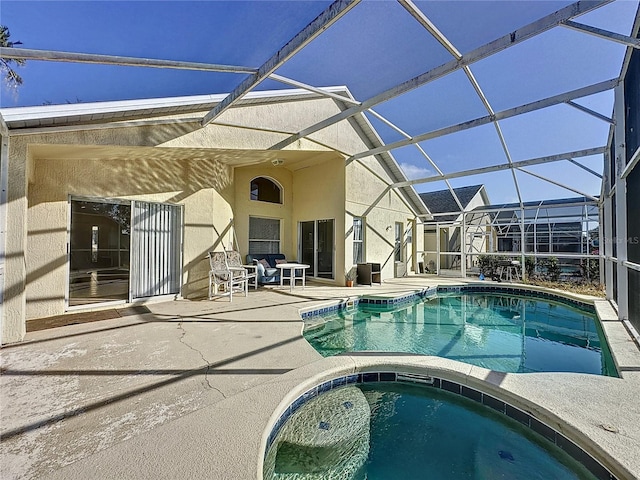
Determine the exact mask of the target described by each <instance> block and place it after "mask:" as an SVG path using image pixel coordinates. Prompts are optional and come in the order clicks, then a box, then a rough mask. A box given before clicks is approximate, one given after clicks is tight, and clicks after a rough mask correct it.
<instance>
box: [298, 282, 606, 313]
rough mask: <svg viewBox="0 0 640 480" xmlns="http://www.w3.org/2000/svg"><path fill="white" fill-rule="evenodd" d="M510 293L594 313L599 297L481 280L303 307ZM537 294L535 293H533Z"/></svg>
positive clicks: (323, 310) (327, 307) (308, 309)
mask: <svg viewBox="0 0 640 480" xmlns="http://www.w3.org/2000/svg"><path fill="white" fill-rule="evenodd" d="M466 292H469V293H507V294H516V295H522V296H525V297H526V296H532V297H534V296H535V297H536V298H541V299H543V300H551V301H556V302H560V303H565V304H568V305H570V306H573V307H575V308H579V309H586V310H589V311H590V312H594V311H595V305H594V302H595V301H596V300H597V298H596V297H592V298H586V297H581V296H578V295H572V294H570V293H567V294H566V295H565V294H560V293H558V292H557V291H555V290H551V289H548V288H545V287H538V286H535V285H534V286H528V285H527V286H520V285H517V284H503V285H499V284H485V283H479V282H470V283H467V284H460V285H435V286H431V287H427V288H422V289H413V290H411V291H408V292H395V293H387V294H378V295H375V294H365V295H355V296H350V297H346V298H342V299H336V300H331V301H329V302H326V303H323V304H321V305H314V306H312V307H306V308H302V309H300V316H301V318H302V320H305V319H309V318H311V317H313V316H316V315H321V314H324V313H331V312H333V311H340V310H342V309H349V308H353V307H356V306H357V305H358V304H360V303H363V304H370V305H379V306H385V307H393V306H397V305H399V304H402V303H404V302H408V301H413V300H415V299H418V298H424V297H428V296H430V295H436V294H438V293H466ZM533 293H535V295H533Z"/></svg>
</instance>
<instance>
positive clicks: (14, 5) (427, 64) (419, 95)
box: [0, 0, 638, 203]
mask: <svg viewBox="0 0 640 480" xmlns="http://www.w3.org/2000/svg"><path fill="white" fill-rule="evenodd" d="M415 3H416V5H418V7H419V8H421V9H422V10H423V12H424V13H425V14H426V15H427V16H428V17H429V18H430V19H431V20H432V21H433V22H434V23H435V25H436V26H437V27H438V28H439V29H440V31H441V32H443V33H444V34H445V35H446V36H447V38H449V40H450V41H451V42H452V43H453V44H454V45H455V46H456V48H458V50H460V51H461V52H463V53H464V52H467V51H470V50H472V49H474V48H477V47H478V46H480V45H483V44H485V43H487V42H489V41H491V40H493V39H495V38H498V37H499V36H501V35H504V34H507V33H509V32H510V31H512V30H514V29H516V28H519V27H521V26H524V25H526V24H527V23H530V22H531V21H533V20H535V19H537V18H539V17H542V16H544V15H547V14H549V13H552V12H553V11H555V10H558V9H559V8H562V7H563V6H565V5H567V4H568V3H570V2H566V1H547V0H537V1H519V2H510V1H497V2H484V1H453V0H451V1H435V2H433V1H432V2H425V1H416V2H415ZM329 4H330V2H328V1H323V2H302V1H284V2H269V1H253V2H241V1H231V2H221V1H195V2H186V1H183V2H169V1H74V2H58V1H47V2H36V1H29V0H26V1H25V0H20V1H12V0H2V3H1V4H0V21H1V23H2V24H3V25H7V26H8V27H9V28H10V30H11V39H12V40H14V41H16V40H20V41H22V42H23V47H24V48H33V49H43V50H60V51H70V52H83V53H96V54H110V55H123V56H132V57H147V58H159V59H173V60H187V61H197V62H205V63H221V64H232V65H242V66H248V67H258V66H260V65H261V64H262V63H263V62H264V61H265V60H266V59H268V58H269V57H270V56H271V55H272V54H273V53H274V52H275V51H277V50H278V49H279V48H280V47H281V46H282V45H284V44H285V43H286V42H287V41H288V40H289V39H291V38H292V37H293V36H294V35H295V34H296V33H297V32H298V31H299V30H300V29H302V28H303V27H304V26H305V25H307V24H308V23H309V22H310V21H311V20H313V18H315V17H316V16H317V15H318V14H319V13H320V12H322V11H323V10H324V9H325V8H326V7H327V6H328V5H329ZM637 6H638V2H637V1H636V0H633V1H631V0H617V1H615V2H614V3H612V4H609V5H606V6H604V7H601V8H599V9H597V10H595V11H593V12H591V13H589V14H587V15H584V16H582V17H579V18H577V19H576V20H577V21H579V22H582V23H585V24H589V25H593V26H597V27H600V28H605V29H608V30H612V31H615V32H618V33H623V34H627V35H628V34H629V32H630V30H631V25H632V23H633V19H634V16H635V14H636V9H637ZM624 51H625V48H624V47H623V46H621V45H618V44H615V43H613V42H609V41H606V40H602V39H598V38H595V37H592V36H589V35H585V34H581V33H578V32H574V31H572V30H569V29H565V28H555V29H552V30H550V31H548V32H546V33H544V34H542V35H539V36H538V37H535V38H533V39H531V40H528V41H525V42H523V43H522V44H520V45H517V46H515V47H512V48H510V49H507V50H505V51H503V52H501V53H499V54H496V55H494V56H492V57H489V58H487V59H484V60H482V61H480V62H478V63H476V64H474V65H472V66H471V69H472V71H473V73H474V75H475V76H476V78H477V80H478V82H479V84H480V86H481V88H482V89H483V91H484V93H485V94H486V96H487V98H488V99H489V102H490V103H491V106H492V108H493V109H494V111H500V110H504V109H508V108H512V107H515V106H518V105H522V104H525V103H528V102H532V101H535V100H538V99H542V98H545V97H548V96H551V95H556V94H559V93H562V92H565V91H568V90H572V89H575V88H579V87H583V86H586V85H590V84H593V83H596V82H600V81H603V80H608V79H609V78H614V77H617V76H618V75H619V73H620V68H621V65H622V59H623V56H624ZM449 60H451V56H450V55H449V53H448V52H447V51H446V50H445V49H444V48H442V47H441V46H440V45H439V44H438V43H437V42H436V41H435V40H434V39H433V37H431V35H430V34H429V33H428V32H426V30H424V29H423V28H422V27H421V26H420V25H419V24H418V23H417V22H416V21H415V20H414V19H413V18H411V17H410V16H409V14H408V13H407V12H406V11H405V10H404V9H403V8H402V7H401V6H400V5H399V4H398V3H397V2H395V1H390V0H387V1H371V0H369V1H367V0H365V1H363V2H362V3H361V4H359V5H358V6H357V7H355V8H354V9H353V10H352V11H351V12H350V13H348V14H347V15H346V16H345V17H344V18H343V19H341V20H340V21H338V22H337V23H336V24H335V25H333V26H332V27H331V28H329V29H328V30H327V31H326V32H325V33H323V34H322V35H320V36H319V37H318V38H317V39H316V40H315V41H314V42H313V43H311V44H310V45H309V46H307V47H306V48H305V49H303V50H302V51H301V52H300V53H299V54H297V55H296V56H295V57H294V58H293V59H292V60H290V61H289V62H288V63H287V64H285V65H284V66H283V67H282V68H281V69H279V70H278V71H277V73H279V74H281V75H285V76H288V77H290V78H293V79H295V80H298V81H302V82H306V83H309V84H312V85H315V86H328V85H347V86H348V87H349V89H350V90H351V92H352V93H353V95H354V96H355V97H356V98H357V99H358V100H366V99H368V98H370V97H371V96H374V95H376V94H378V93H380V92H382V91H384V90H386V89H388V88H390V87H392V86H394V85H396V84H398V83H400V82H402V81H404V80H407V79H409V78H411V77H413V76H415V75H417V74H420V73H422V72H425V71H427V70H429V69H431V68H434V67H436V66H438V65H441V64H443V63H445V62H447V61H449ZM18 71H19V73H20V74H21V75H22V77H23V79H24V84H23V86H22V87H20V88H19V90H18V91H17V92H15V93H14V92H10V91H8V90H7V89H6V88H3V90H2V93H1V98H0V105H1V106H2V107H3V108H4V107H12V106H28V105H42V104H46V103H53V104H59V103H68V102H70V103H74V102H77V101H80V102H95V101H107V100H126V99H135V98H155V97H170V96H183V95H199V94H210V93H225V92H228V91H230V90H232V89H233V88H234V87H235V86H236V85H237V84H238V83H240V82H241V81H242V79H243V78H244V76H243V75H241V74H228V73H208V72H187V71H176V70H160V69H147V68H131V67H114V66H104V65H80V64H71V63H53V62H36V61H30V62H28V63H27V65H26V66H24V67H22V68H19V69H18ZM259 88H260V89H275V88H278V89H279V88H288V87H287V86H285V85H283V84H280V83H277V82H274V81H271V80H267V81H265V82H263V83H262V84H261V85H260V87H259ZM578 102H579V103H581V104H582V105H585V106H588V107H589V108H592V109H594V110H596V111H598V112H600V113H603V114H605V115H610V114H611V110H612V104H613V103H612V102H613V95H612V93H611V92H605V93H602V94H598V95H594V96H592V97H589V98H584V99H580V100H578ZM374 109H375V110H376V111H377V112H378V113H380V114H382V115H384V116H385V117H386V118H388V119H389V120H391V121H392V122H394V123H395V124H396V125H397V126H398V127H400V128H402V129H403V130H404V131H405V132H407V133H408V134H410V135H417V134H421V133H424V132H428V131H431V130H435V129H438V128H441V127H445V126H449V125H453V124H457V123H460V122H464V121H467V120H470V119H473V118H477V117H481V116H484V115H486V110H485V108H484V106H483V105H482V103H481V102H480V100H479V98H478V96H477V95H476V94H475V92H474V90H473V88H472V87H471V84H470V83H469V81H468V79H467V78H466V76H465V75H464V74H463V73H462V72H460V71H459V72H456V73H454V74H451V75H449V76H447V77H445V78H443V79H440V80H437V81H435V82H432V83H429V84H427V85H424V86H422V87H420V88H418V89H416V90H413V91H411V92H409V93H407V94H404V95H402V96H400V97H397V98H395V99H393V100H391V101H388V102H385V103H382V104H380V105H378V106H377V107H375V108H374ZM368 118H369V119H370V121H371V122H372V123H373V125H374V126H375V128H376V129H377V130H378V132H379V133H380V135H381V137H382V138H383V140H384V141H386V142H393V141H397V140H399V139H401V138H402V137H401V136H400V135H399V134H398V133H397V132H394V131H392V130H391V129H389V128H388V127H387V126H385V125H384V124H382V123H381V122H379V121H378V120H377V119H375V118H373V117H371V116H370V117H368ZM501 127H502V130H503V133H504V136H505V139H506V141H507V146H508V149H509V152H510V154H511V156H512V159H513V160H514V161H517V160H524V159H527V158H533V157H538V156H543V155H550V154H555V153H560V152H564V151H570V150H575V149H581V148H589V147H597V146H602V145H604V144H605V143H606V140H607V135H608V130H609V126H608V124H607V123H605V122H603V121H601V120H598V119H596V118H594V117H592V116H589V115H586V114H584V113H582V112H580V111H578V110H576V109H574V108H572V107H570V106H566V105H560V106H556V107H552V108H550V109H546V110H544V111H539V112H533V113H529V114H525V115H522V116H518V117H514V118H511V119H508V120H504V121H502V122H501ZM421 146H422V147H423V148H424V150H425V151H426V152H427V153H428V154H429V156H430V157H431V158H432V159H433V160H434V161H435V162H436V163H437V164H438V166H439V167H440V168H441V169H442V170H443V171H444V172H454V171H459V170H463V169H468V168H475V167H478V166H485V165H493V164H498V163H504V162H505V159H506V157H505V153H504V151H503V148H502V146H501V144H500V142H499V139H498V136H497V134H496V131H495V128H494V127H493V126H492V125H487V126H484V127H479V128H476V129H471V130H467V131H464V132H459V133H456V134H454V135H450V136H446V137H440V138H436V139H433V140H429V141H426V142H422V143H421ZM392 154H393V155H394V156H395V158H396V160H397V161H398V162H399V163H400V165H401V166H402V167H403V169H404V171H405V172H406V174H407V176H409V177H410V178H417V177H423V176H430V175H433V174H434V173H435V172H434V169H433V168H432V167H431V165H429V164H428V163H427V162H426V161H425V160H424V158H423V157H422V156H421V154H420V153H419V152H418V150H417V149H416V148H415V147H404V148H402V149H398V150H394V151H393V152H392ZM582 162H583V163H584V164H585V165H587V166H589V167H590V168H593V169H594V170H597V171H601V170H602V158H601V157H594V158H587V159H584V160H582ZM531 170H532V171H534V172H536V173H538V174H541V175H545V176H549V177H553V178H555V179H556V180H559V181H562V182H563V183H567V184H569V185H571V186H572V187H574V188H575V189H576V190H579V191H582V192H585V193H589V194H591V195H598V194H599V191H600V180H599V179H598V178H596V177H594V176H592V175H590V174H589V173H587V172H585V171H584V170H582V169H580V168H578V167H576V166H574V165H571V164H569V163H568V162H562V163H555V164H549V165H544V166H537V167H531ZM517 175H518V180H519V181H520V186H521V190H522V194H523V197H524V198H523V199H524V200H541V199H544V198H558V197H571V196H575V194H574V193H572V192H570V191H568V190H565V189H561V188H558V187H555V186H553V185H550V184H548V183H545V182H542V181H540V180H538V179H535V178H532V177H530V176H528V175H526V174H524V173H518V174H517ZM452 183H453V184H454V186H462V185H468V184H475V183H485V184H486V186H487V191H488V193H489V197H490V199H491V200H492V202H494V203H503V202H511V201H515V200H517V196H516V192H515V188H514V185H513V180H512V176H511V173H510V172H503V173H500V174H493V175H484V176H481V177H476V178H466V179H459V180H453V181H452ZM440 188H445V185H444V183H443V182H433V183H429V184H424V185H416V189H417V190H418V191H429V190H435V189H440Z"/></svg>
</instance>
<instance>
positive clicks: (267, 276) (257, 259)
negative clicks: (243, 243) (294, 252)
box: [247, 253, 286, 285]
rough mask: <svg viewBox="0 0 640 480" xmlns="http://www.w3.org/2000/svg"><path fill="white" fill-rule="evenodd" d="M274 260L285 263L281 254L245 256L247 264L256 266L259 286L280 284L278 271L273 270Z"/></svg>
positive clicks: (276, 269)
mask: <svg viewBox="0 0 640 480" xmlns="http://www.w3.org/2000/svg"><path fill="white" fill-rule="evenodd" d="M276 260H281V261H285V262H286V257H285V256H284V255H283V254H282V253H258V254H251V253H250V254H249V255H247V263H254V264H256V265H257V268H256V273H257V274H258V283H259V284H261V285H265V284H273V283H280V269H278V268H275V267H276V265H277V263H276Z"/></svg>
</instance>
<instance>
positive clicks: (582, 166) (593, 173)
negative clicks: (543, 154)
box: [567, 158, 602, 179]
mask: <svg viewBox="0 0 640 480" xmlns="http://www.w3.org/2000/svg"><path fill="white" fill-rule="evenodd" d="M567 160H569V161H570V162H571V163H573V164H574V165H576V166H578V167H580V168H582V169H583V170H586V171H587V172H589V173H590V174H591V175H594V176H596V177H598V178H600V179H601V178H602V175H600V174H599V173H598V172H596V171H595V170H591V169H590V168H589V167H585V166H584V165H582V164H581V163H579V162H576V161H575V160H574V159H573V158H567Z"/></svg>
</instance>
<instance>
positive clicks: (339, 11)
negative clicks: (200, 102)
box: [202, 0, 360, 127]
mask: <svg viewBox="0 0 640 480" xmlns="http://www.w3.org/2000/svg"><path fill="white" fill-rule="evenodd" d="M359 2H360V0H336V1H335V2H333V3H332V4H331V5H329V7H327V9H326V10H325V11H323V12H322V13H321V14H320V15H318V16H317V17H316V18H315V19H314V20H313V21H312V22H311V23H310V24H309V25H307V26H306V27H305V28H303V29H302V30H301V31H300V32H298V34H297V35H296V36H295V37H293V38H292V39H291V40H289V42H288V43H287V44H286V45H285V46H283V47H282V48H281V49H280V50H278V51H277V52H276V53H275V54H274V55H273V56H272V57H271V58H269V59H268V60H267V61H266V62H265V63H264V64H262V66H260V68H258V71H257V72H256V73H254V74H252V75H250V76H249V77H247V78H246V79H245V80H244V81H243V82H242V83H240V85H238V86H237V87H236V88H235V89H234V90H233V91H232V92H231V93H230V94H229V95H227V96H226V97H225V99H224V100H222V101H221V102H220V103H219V104H218V105H216V106H215V107H214V108H213V109H211V111H209V112H208V113H207V114H206V115H205V116H204V118H203V119H202V126H203V127H204V126H206V125H208V124H209V123H211V122H212V121H213V120H215V119H216V118H217V117H218V116H219V115H220V114H222V112H224V111H225V110H227V109H228V108H229V107H231V106H232V105H233V104H234V103H235V102H237V101H238V100H240V99H241V98H242V97H243V96H244V95H246V94H247V93H248V92H250V91H251V90H252V89H253V88H254V87H255V86H257V85H258V84H259V83H260V82H262V80H264V79H265V78H267V77H268V76H269V75H271V74H272V73H273V72H275V71H276V70H277V69H278V68H280V67H281V66H282V65H284V64H285V63H286V62H287V60H289V59H290V58H291V57H293V56H294V55H295V54H296V53H298V52H299V51H300V50H302V49H303V48H304V47H305V46H306V45H308V44H309V43H310V42H311V41H313V40H314V39H315V38H316V37H317V36H318V35H320V34H321V33H322V32H324V31H325V30H326V29H327V28H329V27H330V26H331V25H333V24H334V23H335V22H337V21H338V20H339V19H340V18H342V17H343V16H344V15H345V14H346V13H347V12H349V11H351V9H352V8H353V7H355V6H356V5H357V4H358V3H359Z"/></svg>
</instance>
